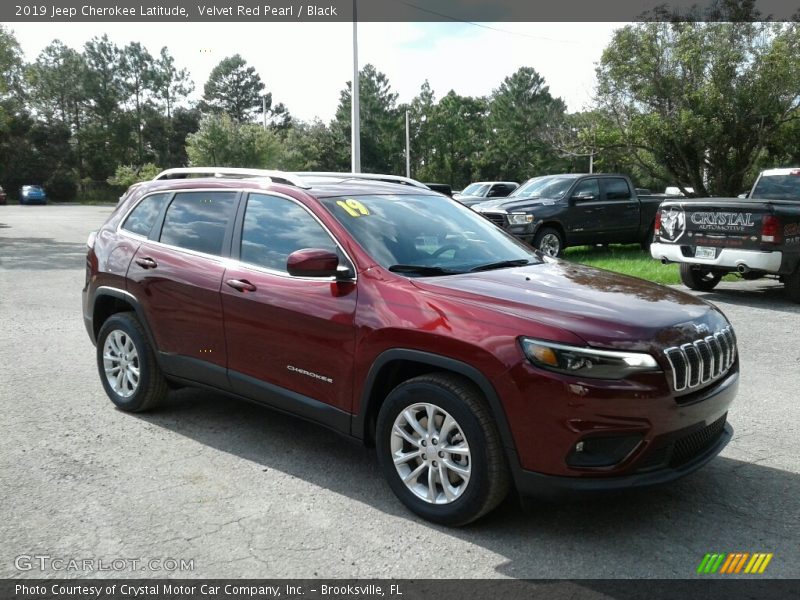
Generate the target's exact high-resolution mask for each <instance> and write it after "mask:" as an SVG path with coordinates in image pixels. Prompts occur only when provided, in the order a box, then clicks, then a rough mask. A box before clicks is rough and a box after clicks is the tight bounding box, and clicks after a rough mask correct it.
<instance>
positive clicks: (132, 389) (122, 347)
mask: <svg viewBox="0 0 800 600" xmlns="http://www.w3.org/2000/svg"><path fill="white" fill-rule="evenodd" d="M103 369H104V370H105V373H106V380H107V381H108V385H109V386H111V389H112V390H114V393H116V394H117V395H119V396H120V397H121V398H130V397H131V396H132V395H133V394H135V393H136V390H137V389H138V388H139V377H140V374H141V371H140V364H139V353H138V351H137V350H136V345H135V344H134V343H133V340H132V339H131V337H130V336H129V335H128V334H127V333H125V332H124V331H122V330H121V329H115V330H113V331H112V332H111V333H109V334H108V336H107V337H106V343H105V345H104V346H103Z"/></svg>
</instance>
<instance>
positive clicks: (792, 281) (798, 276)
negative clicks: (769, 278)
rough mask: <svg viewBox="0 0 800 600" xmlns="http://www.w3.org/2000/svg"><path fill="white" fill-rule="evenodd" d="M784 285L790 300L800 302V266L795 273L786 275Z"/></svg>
mask: <svg viewBox="0 0 800 600" xmlns="http://www.w3.org/2000/svg"><path fill="white" fill-rule="evenodd" d="M783 285H784V289H785V290H786V295H787V296H788V297H789V300H791V301H792V302H797V303H799V304H800V266H798V267H797V268H796V269H795V270H794V273H792V274H791V275H787V276H786V279H785V280H784V282H783Z"/></svg>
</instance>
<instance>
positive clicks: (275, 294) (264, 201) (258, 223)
mask: <svg viewBox="0 0 800 600" xmlns="http://www.w3.org/2000/svg"><path fill="white" fill-rule="evenodd" d="M236 231H237V233H236V235H235V237H234V240H233V251H232V257H233V258H238V259H239V260H238V261H232V263H231V264H230V265H229V267H228V268H227V270H226V271H225V275H224V281H223V284H222V304H223V308H224V311H225V329H226V336H227V345H228V357H229V361H228V367H229V376H230V379H231V384H232V386H233V388H234V390H235V391H238V392H240V393H242V394H244V395H246V396H248V397H252V398H257V399H261V400H262V401H264V402H266V403H268V404H273V405H277V406H278V407H280V408H286V409H287V410H291V411H292V412H299V413H301V414H303V415H304V416H306V417H309V418H312V419H315V420H321V421H323V422H327V421H328V417H330V416H331V414H333V415H334V416H333V418H334V419H337V418H339V417H341V416H342V415H344V414H345V412H350V411H351V400H352V389H353V385H352V383H353V354H354V347H355V326H354V317H355V310H356V295H357V294H356V291H357V290H356V284H355V282H338V281H335V280H334V279H333V278H313V277H294V276H292V275H289V273H288V272H287V269H286V259H287V257H288V256H289V254H291V253H292V252H294V251H296V250H301V249H304V248H316V249H323V250H330V251H333V252H337V253H339V254H340V256H341V260H343V261H344V260H346V259H345V257H344V253H343V251H342V250H341V249H340V248H339V246H338V245H337V243H336V242H335V241H334V239H333V237H332V235H331V234H330V233H329V232H328V230H327V229H326V228H325V227H324V226H323V225H322V224H321V222H320V221H319V220H318V219H317V218H316V217H315V216H314V215H313V214H312V213H311V211H310V210H309V209H308V208H307V207H305V206H304V205H303V204H302V203H300V202H299V201H297V200H295V199H292V198H289V197H285V196H279V195H272V194H266V193H251V194H249V197H248V198H247V199H246V202H245V203H244V205H243V210H240V215H239V217H238V218H237V226H236ZM326 407H327V408H326ZM330 408H335V409H340V410H341V411H343V412H342V413H332V412H331V411H330V410H329V409H330ZM328 424H331V423H330V422H329V423H328ZM340 425H341V427H342V428H344V429H346V428H347V427H349V420H348V421H344V420H342V421H341V422H340Z"/></svg>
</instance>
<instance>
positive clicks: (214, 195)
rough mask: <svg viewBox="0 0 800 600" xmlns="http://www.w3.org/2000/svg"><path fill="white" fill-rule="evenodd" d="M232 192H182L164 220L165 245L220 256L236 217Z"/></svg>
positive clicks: (163, 236)
mask: <svg viewBox="0 0 800 600" xmlns="http://www.w3.org/2000/svg"><path fill="white" fill-rule="evenodd" d="M235 199H236V194H235V193H232V192H181V193H178V194H177V195H176V196H175V199H174V200H173V201H172V204H170V205H169V208H168V209H167V214H166V216H165V217H164V226H163V227H162V228H161V240H160V241H161V242H162V243H164V244H170V245H172V246H178V247H180V248H186V249H187V250H195V251H196V252H204V253H206V254H214V255H216V256H219V255H221V254H222V242H223V240H224V239H225V229H226V228H227V227H228V223H229V221H230V220H231V218H232V217H233V209H234V200H235Z"/></svg>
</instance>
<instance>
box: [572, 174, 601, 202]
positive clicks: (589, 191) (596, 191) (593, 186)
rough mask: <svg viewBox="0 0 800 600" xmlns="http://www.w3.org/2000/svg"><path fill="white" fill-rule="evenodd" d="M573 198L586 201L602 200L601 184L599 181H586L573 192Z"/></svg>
mask: <svg viewBox="0 0 800 600" xmlns="http://www.w3.org/2000/svg"><path fill="white" fill-rule="evenodd" d="M572 197H573V198H576V197H577V198H583V199H585V200H597V199H598V198H600V182H599V181H598V180H597V179H584V180H583V181H581V182H580V183H579V184H578V185H576V186H575V189H574V190H573V192H572Z"/></svg>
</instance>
